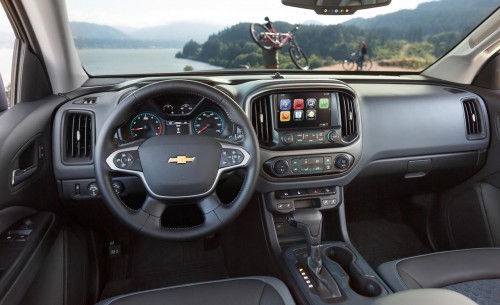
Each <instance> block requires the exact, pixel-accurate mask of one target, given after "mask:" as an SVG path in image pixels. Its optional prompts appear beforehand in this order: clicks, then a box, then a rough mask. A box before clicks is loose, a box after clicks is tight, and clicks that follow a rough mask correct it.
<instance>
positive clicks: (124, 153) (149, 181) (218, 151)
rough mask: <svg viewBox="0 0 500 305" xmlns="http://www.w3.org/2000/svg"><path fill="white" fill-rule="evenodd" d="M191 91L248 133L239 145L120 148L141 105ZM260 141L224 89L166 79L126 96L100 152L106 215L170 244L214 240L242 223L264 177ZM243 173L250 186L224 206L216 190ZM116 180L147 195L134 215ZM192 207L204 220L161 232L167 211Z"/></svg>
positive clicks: (201, 142)
mask: <svg viewBox="0 0 500 305" xmlns="http://www.w3.org/2000/svg"><path fill="white" fill-rule="evenodd" d="M180 92H186V93H191V94H195V95H199V96H201V97H205V98H207V99H209V100H211V101H213V102H214V103H216V104H217V105H219V106H220V107H221V108H222V109H223V110H224V111H225V112H226V114H227V116H228V117H229V119H230V120H231V121H232V122H233V123H235V124H236V125H238V126H239V127H240V128H241V130H242V131H243V135H244V136H243V139H242V140H241V141H240V142H235V143H233V142H225V141H224V140H222V139H216V138H211V137H206V136H198V135H163V136H157V137H152V138H149V139H147V140H145V141H143V142H133V143H131V144H128V145H127V146H120V145H118V144H117V143H116V141H115V138H114V136H115V133H116V130H117V129H118V128H119V127H120V126H121V125H122V124H124V123H125V122H127V121H128V120H129V119H130V114H131V113H132V112H133V110H134V109H135V108H136V107H137V106H138V105H139V104H140V103H142V102H144V101H146V100H148V99H150V98H153V97H156V96H159V95H162V94H166V93H180ZM258 147H259V145H258V140H257V137H256V135H255V132H254V130H253V128H252V124H251V123H250V121H249V119H248V117H247V116H246V114H245V113H244V112H243V110H242V109H241V108H240V107H239V106H238V104H237V103H236V102H235V101H234V100H232V99H231V98H229V97H228V96H227V95H225V94H224V93H222V92H220V91H219V90H217V89H215V88H213V87H211V86H208V85H206V84H203V83H200V82H195V81H188V80H169V81H161V82H156V83H152V84H150V85H147V86H144V87H142V88H140V89H138V90H136V91H135V92H133V93H132V94H130V95H129V96H128V97H126V98H125V99H124V100H123V101H122V102H120V103H119V104H118V106H117V107H116V108H115V109H114V110H113V112H112V113H111V115H110V116H109V117H108V118H107V120H106V121H105V122H104V124H103V126H102V128H101V130H100V132H99V135H98V137H97V142H96V148H95V176H96V180H97V184H98V186H99V188H100V191H101V195H102V198H103V199H104V202H105V203H106V204H107V206H108V208H109V210H110V211H111V212H112V214H114V215H115V216H116V217H117V218H118V219H120V220H121V221H122V222H124V223H125V224H126V225H128V226H129V227H130V228H132V229H134V230H135V231H137V232H140V233H142V234H144V235H147V236H150V237H155V238H160V239H165V240H188V239H195V238H200V237H203V236H207V235H210V234H212V233H214V232H216V231H217V230H219V229H221V228H222V227H223V226H224V225H225V224H227V223H229V222H231V221H232V220H234V219H235V218H236V216H238V215H239V214H240V213H241V212H242V211H243V209H244V207H245V206H246V204H247V203H248V201H249V200H250V198H251V196H252V194H253V191H254V187H255V183H256V181H257V177H258V173H259V152H258ZM238 168H243V169H244V170H245V171H246V175H245V179H244V181H243V184H242V187H241V190H240V192H239V193H238V195H237V196H236V198H235V199H234V200H233V201H232V202H231V203H229V204H223V203H221V200H220V199H219V197H218V196H217V194H216V192H215V187H216V185H217V182H218V180H219V178H220V176H221V174H222V173H224V172H227V171H231V170H235V169H238ZM115 173H126V174H132V175H136V176H138V177H139V178H140V179H141V180H142V182H143V184H144V186H145V188H146V190H147V196H146V199H145V200H144V202H143V203H142V207H141V208H140V209H137V210H133V209H131V208H129V207H128V206H127V205H125V204H124V203H123V202H122V200H121V199H120V197H119V196H118V195H117V194H116V193H115V191H114V189H113V186H112V181H111V177H112V175H113V174H115ZM183 202H184V203H187V202H189V203H194V204H196V205H197V206H198V207H199V209H200V210H201V211H202V213H203V215H204V221H203V223H201V224H199V225H197V226H194V227H182V228H179V227H175V228H168V227H164V226H163V225H162V222H161V216H162V214H163V212H164V211H165V209H166V207H167V205H169V204H183Z"/></svg>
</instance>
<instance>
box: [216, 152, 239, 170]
mask: <svg viewBox="0 0 500 305" xmlns="http://www.w3.org/2000/svg"><path fill="white" fill-rule="evenodd" d="M243 159H245V156H244V155H243V153H242V152H241V151H240V150H238V149H233V148H223V149H222V154H221V158H220V163H219V167H220V168H225V167H229V166H234V165H239V164H241V162H243Z"/></svg>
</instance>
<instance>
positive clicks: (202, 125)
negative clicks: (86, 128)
mask: <svg viewBox="0 0 500 305" xmlns="http://www.w3.org/2000/svg"><path fill="white" fill-rule="evenodd" d="M119 134H120V136H121V138H122V139H123V140H127V141H135V140H139V139H147V138H151V137H155V136H162V135H200V136H209V137H216V138H223V139H227V140H232V141H239V140H241V139H242V138H243V134H242V131H241V128H239V127H238V126H237V125H235V124H234V123H233V122H231V121H230V120H229V119H228V117H227V115H226V113H225V112H224V111H223V110H222V108H221V107H219V106H218V105H217V104H215V103H214V102H213V101H211V100H209V99H208V98H206V97H201V96H198V95H194V94H189V93H171V94H166V95H162V96H159V97H156V98H153V99H150V100H148V101H146V102H144V103H143V104H142V105H141V106H140V107H139V108H138V109H137V110H136V111H135V112H134V113H133V114H132V115H131V117H130V120H129V121H128V122H126V123H125V124H124V125H123V126H122V127H121V128H120V131H119Z"/></svg>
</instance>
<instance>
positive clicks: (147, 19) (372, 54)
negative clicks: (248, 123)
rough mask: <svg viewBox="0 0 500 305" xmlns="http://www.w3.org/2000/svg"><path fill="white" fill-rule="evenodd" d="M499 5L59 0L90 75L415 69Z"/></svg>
mask: <svg viewBox="0 0 500 305" xmlns="http://www.w3.org/2000/svg"><path fill="white" fill-rule="evenodd" d="M497 7H498V0H476V1H470V0H440V1H429V0H413V1H408V0H392V3H391V4H390V5H388V6H384V7H379V8H373V9H367V10H360V11H358V12H356V14H354V15H347V16H332V15H327V16H325V15H317V14H316V13H315V12H314V11H311V10H304V9H299V8H294V7H289V6H284V5H282V4H281V1H280V0H252V1H247V0H245V1H243V0H222V1H206V0H191V1H161V0H157V1H155V0H142V1H131V0H114V1H100V0H67V8H68V17H69V20H70V27H71V31H72V34H73V38H74V42H75V46H76V48H77V50H78V54H79V56H80V59H81V62H82V65H83V67H84V68H85V70H86V71H87V73H89V74H90V75H129V74H153V73H155V74H156V73H176V72H189V71H205V70H221V69H245V70H246V69H302V70H312V71H315V70H331V71H345V70H347V71H352V73H359V72H363V71H414V72H415V71H421V70H423V69H425V68H426V67H428V66H429V65H431V64H432V63H434V62H435V61H436V60H437V59H438V58H440V57H441V56H443V55H444V54H446V53H447V52H448V51H449V50H450V49H451V48H453V47H454V46H455V45H456V44H457V43H458V42H460V41H461V40H462V39H463V37H465V36H466V35H467V34H468V33H469V32H470V31H471V30H472V29H474V28H475V27H476V26H477V25H478V24H479V23H481V22H482V21H483V19H485V18H486V17H487V16H488V15H490V14H491V13H492V12H493V11H494V10H495V9H497ZM265 17H268V19H267V20H264V18H265Z"/></svg>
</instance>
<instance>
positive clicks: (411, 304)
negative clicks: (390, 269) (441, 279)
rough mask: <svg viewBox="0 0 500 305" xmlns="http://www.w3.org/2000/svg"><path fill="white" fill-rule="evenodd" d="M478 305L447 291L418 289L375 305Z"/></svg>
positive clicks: (377, 300) (380, 300)
mask: <svg viewBox="0 0 500 305" xmlns="http://www.w3.org/2000/svg"><path fill="white" fill-rule="evenodd" d="M423 304H425V305H445V304H450V305H451V304H453V305H477V304H476V303H474V302H473V301H472V300H470V299H468V298H467V297H466V296H464V295H462V294H460V293H458V292H454V291H451V290H447V289H418V290H407V291H403V292H398V293H393V294H389V295H387V296H385V297H382V298H378V299H376V300H375V301H374V302H373V305H423Z"/></svg>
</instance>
